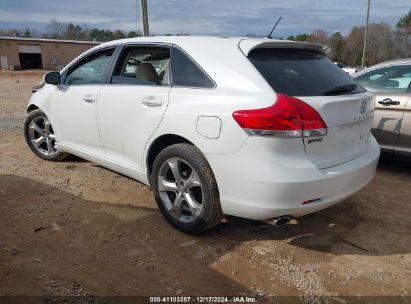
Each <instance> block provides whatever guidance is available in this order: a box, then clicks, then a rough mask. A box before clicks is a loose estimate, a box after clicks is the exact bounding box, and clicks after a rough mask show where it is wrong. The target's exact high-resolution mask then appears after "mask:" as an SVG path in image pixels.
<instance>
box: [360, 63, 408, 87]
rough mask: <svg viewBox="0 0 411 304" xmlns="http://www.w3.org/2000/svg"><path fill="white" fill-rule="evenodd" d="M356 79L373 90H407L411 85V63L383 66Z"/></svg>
mask: <svg viewBox="0 0 411 304" xmlns="http://www.w3.org/2000/svg"><path fill="white" fill-rule="evenodd" d="M356 80H357V81H358V82H359V83H360V84H362V85H363V86H364V87H365V88H366V89H367V90H370V91H372V92H399V93H401V92H406V91H407V90H408V89H409V88H410V85H411V65H402V66H392V67H386V68H381V69H378V70H375V71H371V72H368V73H365V74H363V75H360V76H358V77H357V78H356Z"/></svg>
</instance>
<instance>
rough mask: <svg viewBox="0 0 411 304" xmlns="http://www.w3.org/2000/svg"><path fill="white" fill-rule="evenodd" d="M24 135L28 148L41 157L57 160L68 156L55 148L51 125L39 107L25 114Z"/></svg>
mask: <svg viewBox="0 0 411 304" xmlns="http://www.w3.org/2000/svg"><path fill="white" fill-rule="evenodd" d="M24 137H25V139H26V142H27V145H28V146H29V148H30V150H31V151H33V153H34V154H36V155H37V156H38V157H40V158H41V159H44V160H48V161H54V162H57V161H61V160H63V159H64V158H66V157H67V156H68V154H67V153H65V152H62V151H59V150H58V149H57V148H56V146H55V143H56V139H55V137H54V131H53V127H52V125H51V123H50V120H49V119H48V117H47V116H46V114H44V112H43V111H41V110H40V109H37V110H34V111H32V112H30V113H29V114H28V115H27V118H26V120H25V122H24Z"/></svg>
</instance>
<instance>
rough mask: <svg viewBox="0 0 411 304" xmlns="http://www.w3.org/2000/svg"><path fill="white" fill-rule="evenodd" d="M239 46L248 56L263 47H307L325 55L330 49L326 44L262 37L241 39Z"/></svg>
mask: <svg viewBox="0 0 411 304" xmlns="http://www.w3.org/2000/svg"><path fill="white" fill-rule="evenodd" d="M238 47H239V48H240V50H241V51H242V52H243V53H244V54H245V55H246V56H248V54H249V53H250V52H251V51H252V50H254V49H262V48H264V49H266V48H282V49H305V50H313V51H318V52H321V53H323V54H325V55H327V53H328V51H329V47H328V46H326V45H324V44H319V43H308V42H299V41H289V40H274V39H267V40H266V41H264V40H262V39H241V40H240V42H239V43H238Z"/></svg>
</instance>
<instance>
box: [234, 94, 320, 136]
mask: <svg viewBox="0 0 411 304" xmlns="http://www.w3.org/2000/svg"><path fill="white" fill-rule="evenodd" d="M277 96H278V98H277V102H276V103H275V104H274V105H272V106H271V107H268V108H263V109H256V110H240V111H236V112H234V113H233V118H234V119H235V121H236V122H237V123H238V124H239V125H240V127H241V128H243V129H244V131H245V132H246V133H247V134H249V135H259V136H275V137H314V136H324V135H326V134H327V126H326V124H325V122H324V121H323V119H322V118H321V116H320V114H318V112H317V111H316V110H314V109H313V108H312V107H311V106H309V105H308V104H306V103H305V102H304V101H302V100H300V99H298V98H295V97H291V96H287V95H283V94H278V95H277Z"/></svg>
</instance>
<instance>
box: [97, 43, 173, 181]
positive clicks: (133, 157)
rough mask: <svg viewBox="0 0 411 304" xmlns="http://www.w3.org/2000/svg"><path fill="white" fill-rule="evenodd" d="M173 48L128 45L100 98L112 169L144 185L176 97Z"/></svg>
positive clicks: (99, 116) (101, 127) (108, 162)
mask: <svg viewBox="0 0 411 304" xmlns="http://www.w3.org/2000/svg"><path fill="white" fill-rule="evenodd" d="M169 61H170V48H169V46H167V45H137V46H136V45H127V46H124V49H123V50H122V52H121V55H120V56H119V60H118V61H117V64H116V67H115V69H114V71H113V75H112V77H111V79H110V83H109V84H107V85H105V86H104V87H102V89H101V90H100V92H99V96H98V107H97V121H98V125H99V130H100V136H101V139H102V142H103V145H104V148H105V153H106V165H107V166H108V167H109V168H112V169H113V170H117V171H119V172H122V173H123V174H126V175H129V176H132V177H134V178H136V179H138V180H141V179H144V178H145V177H146V174H145V172H143V171H144V168H145V161H144V159H143V154H144V148H145V145H146V143H147V141H148V139H149V137H150V136H151V135H152V134H153V132H154V131H155V129H156V128H157V126H158V125H159V124H160V121H161V119H162V117H163V114H164V112H165V110H166V108H167V104H168V95H169V92H170V81H169V72H168V68H169Z"/></svg>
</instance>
